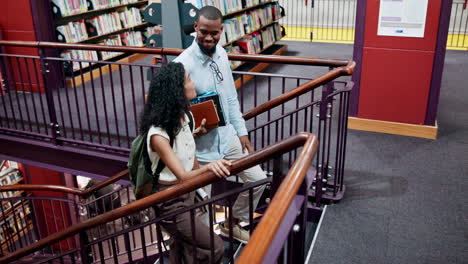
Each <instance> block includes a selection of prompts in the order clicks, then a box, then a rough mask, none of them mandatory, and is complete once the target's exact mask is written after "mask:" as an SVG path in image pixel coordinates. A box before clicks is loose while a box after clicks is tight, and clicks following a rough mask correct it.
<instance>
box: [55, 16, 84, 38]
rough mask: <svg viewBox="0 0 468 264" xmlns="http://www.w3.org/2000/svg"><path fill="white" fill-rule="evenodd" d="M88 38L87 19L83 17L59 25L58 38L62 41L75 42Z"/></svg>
mask: <svg viewBox="0 0 468 264" xmlns="http://www.w3.org/2000/svg"><path fill="white" fill-rule="evenodd" d="M87 38H88V31H87V30H86V25H85V21H84V20H83V19H80V20H77V21H74V22H69V23H67V24H65V25H61V26H58V27H57V39H58V41H60V42H66V43H73V42H79V41H82V40H85V39H87Z"/></svg>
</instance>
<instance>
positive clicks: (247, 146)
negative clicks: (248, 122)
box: [239, 136, 254, 153]
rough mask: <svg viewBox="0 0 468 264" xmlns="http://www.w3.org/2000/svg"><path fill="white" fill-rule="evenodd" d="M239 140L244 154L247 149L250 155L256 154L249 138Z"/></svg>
mask: <svg viewBox="0 0 468 264" xmlns="http://www.w3.org/2000/svg"><path fill="white" fill-rule="evenodd" d="M239 140H240V142H241V145H242V152H245V150H246V149H247V151H248V152H249V153H252V152H254V149H253V147H252V145H251V144H250V140H249V137H248V136H240V137H239Z"/></svg>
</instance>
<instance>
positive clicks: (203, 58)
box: [192, 38, 222, 63]
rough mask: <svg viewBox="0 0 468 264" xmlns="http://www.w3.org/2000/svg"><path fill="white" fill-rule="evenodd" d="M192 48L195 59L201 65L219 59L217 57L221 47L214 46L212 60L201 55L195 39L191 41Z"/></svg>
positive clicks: (201, 52)
mask: <svg viewBox="0 0 468 264" xmlns="http://www.w3.org/2000/svg"><path fill="white" fill-rule="evenodd" d="M192 48H193V49H194V51H195V54H196V55H197V58H198V59H200V60H201V61H202V62H203V63H206V62H207V61H208V60H212V59H214V58H216V59H219V57H220V56H221V55H219V49H220V48H222V47H221V46H220V45H217V44H216V51H215V53H214V54H213V58H210V57H209V56H207V55H206V54H205V53H203V51H202V50H201V49H200V47H199V46H198V43H197V38H194V39H193V42H192Z"/></svg>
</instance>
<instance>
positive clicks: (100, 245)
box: [98, 242, 106, 263]
mask: <svg viewBox="0 0 468 264" xmlns="http://www.w3.org/2000/svg"><path fill="white" fill-rule="evenodd" d="M98 251H99V259H100V260H101V263H106V262H105V260H104V248H103V247H102V242H98Z"/></svg>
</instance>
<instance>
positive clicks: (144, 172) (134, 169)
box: [127, 114, 194, 200]
mask: <svg viewBox="0 0 468 264" xmlns="http://www.w3.org/2000/svg"><path fill="white" fill-rule="evenodd" d="M188 117H189V121H190V122H189V127H190V130H191V131H192V132H193V124H194V122H193V117H192V115H191V114H188ZM147 137H148V132H146V133H145V134H143V135H138V136H137V137H136V138H135V139H134V140H133V141H132V148H131V150H130V156H129V158H128V163H127V167H128V174H129V177H130V182H131V184H132V187H133V192H134V193H135V198H136V199H137V200H138V199H141V198H144V197H146V196H148V195H151V194H153V185H155V184H157V183H158V180H159V174H160V173H161V171H162V170H163V169H164V167H165V166H166V164H165V163H164V161H163V160H162V159H159V162H158V166H157V167H156V170H155V172H154V173H153V172H152V170H151V160H150V158H149V155H148V151H147V149H146V147H147V145H146V139H147ZM169 139H170V140H169V141H170V144H171V147H173V146H174V138H172V137H170V138H169Z"/></svg>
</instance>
